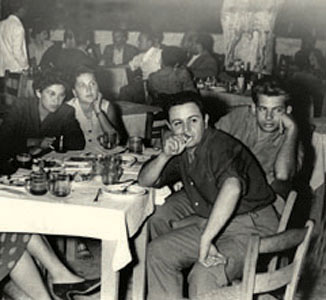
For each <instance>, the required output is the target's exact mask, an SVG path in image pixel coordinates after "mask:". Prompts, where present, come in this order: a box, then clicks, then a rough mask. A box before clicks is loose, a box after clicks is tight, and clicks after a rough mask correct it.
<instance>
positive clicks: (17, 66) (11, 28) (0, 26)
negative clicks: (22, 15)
mask: <svg viewBox="0 0 326 300" xmlns="http://www.w3.org/2000/svg"><path fill="white" fill-rule="evenodd" d="M28 67H29V65H28V58H27V50H26V40H25V29H24V26H23V24H22V23H21V21H20V20H19V18H18V17H16V16H15V15H10V16H9V17H8V18H7V19H5V20H3V21H1V22H0V77H3V76H4V74H5V70H10V71H11V72H22V71H23V70H24V69H28Z"/></svg>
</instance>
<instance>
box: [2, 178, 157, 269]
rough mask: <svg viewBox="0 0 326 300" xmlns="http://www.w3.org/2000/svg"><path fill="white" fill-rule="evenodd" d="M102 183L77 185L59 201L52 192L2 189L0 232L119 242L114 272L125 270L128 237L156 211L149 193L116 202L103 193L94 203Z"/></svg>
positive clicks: (128, 251)
mask: <svg viewBox="0 0 326 300" xmlns="http://www.w3.org/2000/svg"><path fill="white" fill-rule="evenodd" d="M100 185H101V184H100V183H96V182H95V183H85V182H84V183H76V184H74V185H73V191H72V193H71V195H69V196H68V197H67V198H62V199H60V198H56V197H54V196H52V195H50V194H49V193H48V194H46V195H44V196H32V195H30V194H29V193H28V192H27V191H26V192H24V188H16V189H17V190H19V191H21V192H22V194H19V195H15V194H13V193H10V192H7V191H3V190H1V187H0V231H2V232H6V231H8V232H37V233H44V234H60V235H73V236H86V237H92V238H98V239H102V240H115V241H117V247H116V251H115V253H113V266H112V268H113V270H115V271H117V270H120V269H121V268H123V267H124V266H125V265H126V264H128V263H129V262H130V261H131V254H130V250H129V244H128V238H129V237H131V236H133V235H134V234H135V233H136V232H137V230H138V229H139V227H140V226H141V225H142V223H143V222H144V220H145V219H146V218H147V217H148V216H149V215H150V214H151V213H152V212H153V210H154V205H153V202H152V200H151V199H150V198H149V196H148V194H146V195H143V196H137V197H135V198H128V199H126V200H114V199H112V198H110V199H109V198H108V194H106V193H103V194H102V196H100V198H99V202H97V203H94V202H92V200H93V199H94V197H95V195H96V193H97V189H98V187H99V186H100Z"/></svg>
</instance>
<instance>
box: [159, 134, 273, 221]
mask: <svg viewBox="0 0 326 300" xmlns="http://www.w3.org/2000/svg"><path fill="white" fill-rule="evenodd" d="M230 177H235V178H237V179H238V180H239V181H240V183H241V191H242V195H241V199H240V201H239V203H238V207H237V209H236V212H235V213H236V214H243V213H246V212H250V211H254V210H258V209H260V208H264V207H266V206H267V205H269V204H270V203H272V202H273V201H274V198H275V196H274V193H273V191H272V189H271V188H270V186H269V185H268V184H267V182H266V179H265V176H264V173H263V171H262V169H261V168H260V166H259V164H258V162H257V161H256V159H255V158H254V156H253V155H252V154H251V153H250V152H249V150H247V148H245V146H244V145H242V144H241V143H240V142H239V141H237V140H236V139H234V138H232V137H231V136H229V135H227V134H225V133H223V132H222V131H219V130H214V129H212V128H208V129H206V130H205V132H204V135H203V138H202V141H201V142H200V144H199V145H198V147H197V149H196V150H195V159H194V161H193V162H192V163H191V164H189V162H188V157H187V153H186V152H183V153H182V154H181V155H178V156H175V157H173V158H172V159H171V160H170V161H169V162H168V164H167V165H166V166H165V168H164V170H163V171H162V174H161V176H160V180H159V184H158V186H163V185H166V184H171V183H175V182H177V181H179V180H182V182H183V185H184V189H185V192H186V194H187V196H188V197H189V199H190V201H191V203H192V206H193V208H194V209H195V211H196V212H197V214H198V215H200V216H202V217H209V215H210V212H211V210H212V207H213V205H214V203H215V200H216V198H217V195H218V193H219V192H220V189H221V187H222V185H223V183H224V181H225V180H226V179H227V178H230Z"/></svg>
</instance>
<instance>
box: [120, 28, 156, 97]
mask: <svg viewBox="0 0 326 300" xmlns="http://www.w3.org/2000/svg"><path fill="white" fill-rule="evenodd" d="M154 42H155V34H153V33H151V32H141V33H140V34H139V37H138V48H139V50H140V51H141V53H140V54H138V55H136V56H135V57H134V58H133V59H132V60H131V61H130V62H129V64H128V67H129V69H130V70H131V71H133V72H140V75H139V76H135V78H134V80H133V81H132V82H130V83H129V84H128V85H127V86H125V87H122V88H121V90H120V96H119V98H120V99H121V100H126V101H131V102H138V103H146V97H147V79H148V76H149V75H150V74H152V73H153V72H156V71H158V70H159V69H160V68H161V56H162V49H160V48H159V47H158V46H159V45H156V44H155V46H154Z"/></svg>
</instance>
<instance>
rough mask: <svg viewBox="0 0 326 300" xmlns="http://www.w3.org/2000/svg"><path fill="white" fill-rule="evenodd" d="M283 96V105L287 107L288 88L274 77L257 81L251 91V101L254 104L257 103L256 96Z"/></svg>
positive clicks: (288, 98) (288, 99)
mask: <svg viewBox="0 0 326 300" xmlns="http://www.w3.org/2000/svg"><path fill="white" fill-rule="evenodd" d="M259 95H266V96H276V97H277V96H285V104H286V105H289V101H290V92H289V88H288V87H287V86H286V85H285V84H284V83H283V82H281V81H280V80H278V79H276V78H274V77H266V78H263V79H260V80H258V81H257V82H256V83H255V84H254V86H253V87H252V90H251V96H252V100H253V102H254V103H255V104H257V103H258V96H259Z"/></svg>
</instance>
